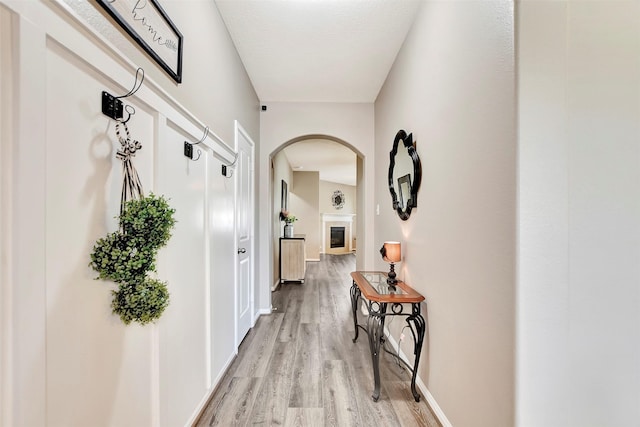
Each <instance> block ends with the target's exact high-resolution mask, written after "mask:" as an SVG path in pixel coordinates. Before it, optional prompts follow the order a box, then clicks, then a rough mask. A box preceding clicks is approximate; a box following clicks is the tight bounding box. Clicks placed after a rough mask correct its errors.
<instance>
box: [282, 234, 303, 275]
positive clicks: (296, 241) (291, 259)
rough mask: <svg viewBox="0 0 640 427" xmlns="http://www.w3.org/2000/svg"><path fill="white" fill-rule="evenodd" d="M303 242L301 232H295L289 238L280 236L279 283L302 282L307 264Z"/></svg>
mask: <svg viewBox="0 0 640 427" xmlns="http://www.w3.org/2000/svg"><path fill="white" fill-rule="evenodd" d="M304 243H305V236H304V235H303V234H296V235H295V236H294V237H291V238H285V237H281V238H280V283H283V282H301V283H304V275H305V272H306V266H307V264H306V258H307V254H306V252H305V248H304Z"/></svg>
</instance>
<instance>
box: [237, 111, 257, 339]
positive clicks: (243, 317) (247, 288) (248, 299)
mask: <svg viewBox="0 0 640 427" xmlns="http://www.w3.org/2000/svg"><path fill="white" fill-rule="evenodd" d="M236 147H237V150H238V160H237V164H236V171H235V173H236V177H237V178H236V179H237V186H236V188H237V198H236V242H237V245H236V246H237V253H238V257H237V262H236V347H237V346H239V345H240V342H242V340H243V338H244V337H245V335H247V332H249V329H250V328H251V326H252V324H253V312H254V310H253V280H254V279H253V260H254V255H253V247H254V244H253V223H254V215H253V211H254V209H253V207H254V203H253V200H254V185H253V148H254V144H253V141H252V140H251V138H250V137H249V136H248V135H247V134H246V132H244V130H243V129H242V127H240V125H239V124H238V123H237V122H236Z"/></svg>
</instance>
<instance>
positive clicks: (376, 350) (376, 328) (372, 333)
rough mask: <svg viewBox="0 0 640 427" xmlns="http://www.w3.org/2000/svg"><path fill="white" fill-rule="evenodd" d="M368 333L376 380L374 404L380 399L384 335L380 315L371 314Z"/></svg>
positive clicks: (368, 320) (374, 378) (372, 396)
mask: <svg viewBox="0 0 640 427" xmlns="http://www.w3.org/2000/svg"><path fill="white" fill-rule="evenodd" d="M367 331H368V332H369V334H368V335H369V349H370V350H371V362H372V364H373V380H374V389H373V395H371V398H372V399H373V401H374V402H377V401H378V399H379V398H380V344H381V342H382V337H383V334H384V322H383V317H382V316H381V315H380V313H372V312H369V317H368V318H367Z"/></svg>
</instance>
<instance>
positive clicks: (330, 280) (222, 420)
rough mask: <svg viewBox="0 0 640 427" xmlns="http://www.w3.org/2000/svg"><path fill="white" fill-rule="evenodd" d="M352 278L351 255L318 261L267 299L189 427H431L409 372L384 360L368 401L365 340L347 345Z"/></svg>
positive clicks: (386, 357) (370, 386)
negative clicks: (375, 396) (375, 394)
mask: <svg viewBox="0 0 640 427" xmlns="http://www.w3.org/2000/svg"><path fill="white" fill-rule="evenodd" d="M353 270H355V256H354V255H352V254H349V255H321V261H320V262H309V263H307V274H306V279H305V283H304V284H298V283H287V284H284V285H281V286H280V287H279V289H278V290H276V291H275V292H273V294H272V305H273V309H274V310H273V313H272V314H271V315H267V316H261V317H260V319H259V320H258V322H257V323H256V326H255V327H254V328H253V329H252V330H251V331H249V333H248V334H247V337H246V338H245V339H244V341H243V342H242V344H241V346H240V349H239V353H238V357H237V358H236V360H234V362H233V363H232V365H231V366H230V368H229V370H228V372H227V373H226V375H225V376H224V377H223V379H222V380H221V382H220V384H219V385H218V388H217V390H216V392H215V393H214V395H213V396H212V397H211V399H210V401H209V403H208V405H207V407H206V408H205V409H204V410H203V412H202V415H201V417H200V419H199V420H198V421H197V422H196V424H195V425H196V426H197V427H201V426H225V427H227V426H273V425H276V426H285V427H315V426H318V427H325V426H337V427H342V426H382V427H386V426H390V427H391V426H393V427H395V426H411V427H414V426H425V427H439V426H440V424H439V423H438V422H437V420H436V418H435V417H434V416H433V414H432V412H431V410H430V408H429V406H428V405H427V404H426V403H425V402H424V397H423V398H422V399H421V400H420V402H419V403H416V402H415V400H414V399H413V397H412V396H411V391H410V381H411V376H410V373H409V371H407V370H406V369H403V368H401V367H400V366H398V364H397V363H395V362H394V360H393V358H392V357H391V356H389V355H388V354H386V353H383V354H382V356H381V360H380V376H381V382H382V388H381V394H380V400H379V401H378V402H374V401H373V400H372V399H371V393H372V391H373V370H372V366H371V353H370V352H369V344H368V341H367V337H366V334H363V333H362V331H361V333H360V337H359V338H358V341H357V342H356V343H355V344H354V343H353V342H352V341H351V339H352V338H353V335H354V334H353V321H352V318H351V301H350V297H349V288H350V287H351V277H350V276H349V273H350V272H351V271H353ZM362 320H363V319H362V316H360V321H361V322H362ZM425 345H426V344H425ZM423 351H425V349H423Z"/></svg>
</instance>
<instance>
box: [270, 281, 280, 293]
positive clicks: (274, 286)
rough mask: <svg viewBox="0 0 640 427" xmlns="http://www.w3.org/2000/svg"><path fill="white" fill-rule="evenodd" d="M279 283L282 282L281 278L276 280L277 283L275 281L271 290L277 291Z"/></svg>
mask: <svg viewBox="0 0 640 427" xmlns="http://www.w3.org/2000/svg"><path fill="white" fill-rule="evenodd" d="M279 284H280V280H276V283H274V284H273V285H272V286H271V292H273V291H275V290H276V288H277V287H278V285H279Z"/></svg>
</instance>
